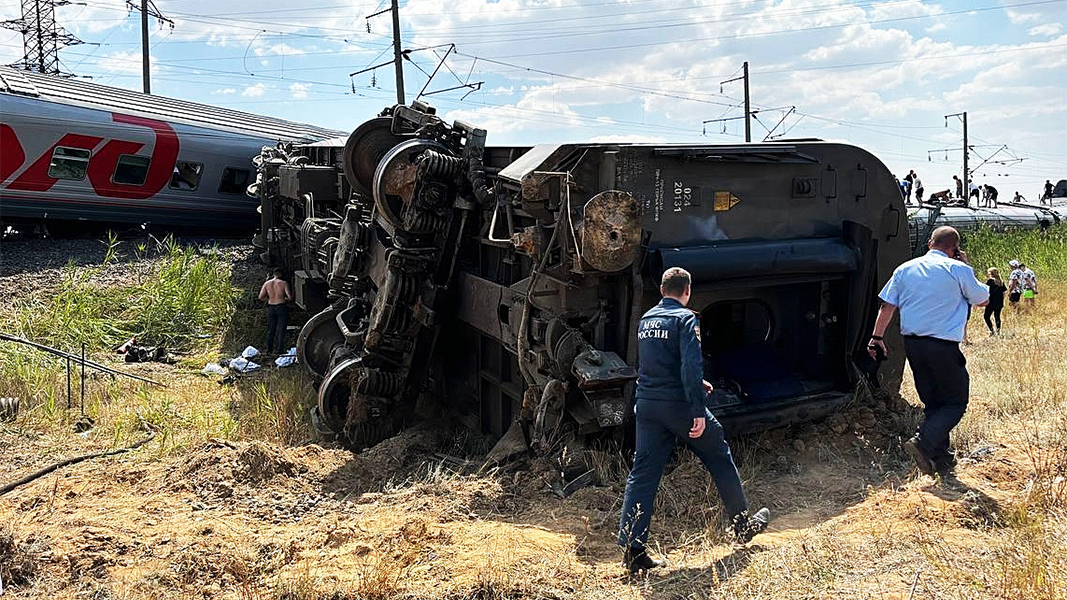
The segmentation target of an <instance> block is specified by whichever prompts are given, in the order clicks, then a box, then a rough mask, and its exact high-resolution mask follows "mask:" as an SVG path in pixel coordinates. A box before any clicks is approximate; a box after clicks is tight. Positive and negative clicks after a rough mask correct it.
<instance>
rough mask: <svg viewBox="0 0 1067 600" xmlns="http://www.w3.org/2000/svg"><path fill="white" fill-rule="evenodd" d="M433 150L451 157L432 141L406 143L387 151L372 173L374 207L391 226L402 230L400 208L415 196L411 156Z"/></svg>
mask: <svg viewBox="0 0 1067 600" xmlns="http://www.w3.org/2000/svg"><path fill="white" fill-rule="evenodd" d="M430 149H432V150H437V151H438V152H442V153H445V154H448V155H449V156H451V154H452V153H451V152H449V150H448V149H447V148H445V147H444V146H442V145H441V144H438V143H437V142H434V141H432V140H422V139H414V140H408V141H406V142H404V143H402V144H400V145H399V146H396V147H395V148H393V149H392V150H390V151H389V152H388V153H387V154H386V155H385V156H384V157H383V158H382V160H381V162H380V163H378V168H377V170H375V171H374V185H373V188H372V189H373V190H374V205H375V206H376V207H377V208H378V213H379V214H380V215H381V216H382V218H384V219H385V221H386V222H388V223H389V224H390V225H392V226H393V227H397V228H399V227H402V226H403V223H404V220H403V217H401V215H402V214H403V212H404V205H405V204H406V203H408V202H410V201H411V198H412V196H413V195H414V193H415V180H416V176H417V174H418V166H417V165H416V164H415V157H417V156H418V155H419V154H421V153H422V152H423V151H425V150H430Z"/></svg>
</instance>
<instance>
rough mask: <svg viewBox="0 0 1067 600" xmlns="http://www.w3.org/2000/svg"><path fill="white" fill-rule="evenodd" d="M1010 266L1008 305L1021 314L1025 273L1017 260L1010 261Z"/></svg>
mask: <svg viewBox="0 0 1067 600" xmlns="http://www.w3.org/2000/svg"><path fill="white" fill-rule="evenodd" d="M1008 266H1009V267H1011V276H1009V277H1008V304H1009V305H1010V306H1011V309H1012V310H1013V311H1015V312H1019V298H1022V297H1023V289H1022V285H1021V284H1022V282H1021V281H1020V280H1021V278H1022V275H1023V272H1022V269H1020V268H1019V261H1017V260H1009V261H1008Z"/></svg>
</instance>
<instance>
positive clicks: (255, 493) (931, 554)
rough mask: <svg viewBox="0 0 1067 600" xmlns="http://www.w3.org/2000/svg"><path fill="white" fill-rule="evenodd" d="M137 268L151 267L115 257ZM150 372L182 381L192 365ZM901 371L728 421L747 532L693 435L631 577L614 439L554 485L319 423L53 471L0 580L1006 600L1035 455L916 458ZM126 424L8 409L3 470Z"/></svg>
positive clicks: (10, 474)
mask: <svg viewBox="0 0 1067 600" xmlns="http://www.w3.org/2000/svg"><path fill="white" fill-rule="evenodd" d="M238 254H240V253H238ZM246 258H247V256H244V255H241V256H238V257H237V260H245V259H246ZM5 265H6V266H5V270H4V273H3V276H2V279H3V282H9V283H10V282H12V281H14V280H17V281H18V282H19V285H23V286H25V287H26V289H27V290H29V289H31V288H32V289H41V288H42V287H47V285H48V279H49V277H48V275H47V273H48V272H47V271H43V273H44V274H42V272H36V271H32V270H30V269H28V268H23V267H14V266H11V265H12V263H11V261H10V260H8V261H7V262H6V263H5ZM45 268H46V269H53V268H54V269H58V268H59V267H58V266H55V265H51V264H49V265H46V267H45ZM126 276H136V273H134V274H133V275H130V274H129V273H125V272H124V273H123V274H122V275H119V274H116V275H115V277H126ZM256 277H258V274H257V275H256ZM252 279H255V277H250V278H249V280H250V281H251V280H252ZM19 289H22V288H19ZM145 368H146V369H149V371H147V372H150V373H152V374H153V375H158V376H166V377H169V379H168V380H169V381H178V382H180V381H182V380H183V379H189V380H193V379H195V378H199V377H200V376H199V375H196V374H190V373H188V372H187V370H185V371H183V370H182V369H181V368H180V367H177V366H174V367H172V366H169V365H158V364H156V365H151V366H149V367H145ZM168 369H171V370H172V371H168ZM902 391H903V392H904V394H905V398H904V400H901V399H899V398H898V399H870V398H868V399H867V400H864V401H862V402H857V403H856V405H855V406H852V407H850V408H849V409H848V410H846V411H844V412H842V413H839V414H836V415H834V416H832V417H831V418H829V419H827V420H825V421H822V422H819V423H809V424H804V425H798V426H794V427H790V428H782V429H778V430H774V431H770V432H767V433H764V434H760V435H754V436H748V437H745V438H741V439H738V440H734V441H733V447H734V452H735V455H736V456H737V457H738V459H739V462H740V463H741V472H742V475H743V477H744V478H745V482H746V489H747V492H748V494H749V497H750V500H751V501H752V504H754V505H757V506H768V507H770V508H771V510H772V511H773V513H774V520H773V522H772V524H771V527H770V530H769V531H768V532H767V533H765V534H763V535H760V536H758V537H757V538H756V540H755V541H753V542H752V543H750V544H748V545H747V546H739V545H736V544H733V543H731V542H730V541H729V540H728V539H727V538H726V537H725V535H724V533H723V523H722V515H721V509H720V507H719V503H718V499H717V496H716V492H715V489H714V484H713V482H712V480H711V479H710V477H708V475H707V474H706V473H705V472H704V470H703V468H702V467H701V466H700V464H699V462H698V461H696V460H695V459H694V458H693V457H692V456H691V455H690V454H689V453H688V452H687V451H683V452H680V453H679V456H678V459H677V460H676V461H675V462H674V463H673V464H672V465H671V467H670V470H669V472H668V473H667V475H666V476H665V478H664V481H663V484H662V486H661V493H660V496H659V499H658V502H657V505H656V512H655V517H654V521H653V535H652V543H653V548H654V549H655V551H656V552H657V553H659V554H661V555H663V556H664V557H665V558H666V560H667V563H668V564H667V566H666V567H665V568H663V569H660V570H658V571H656V572H654V573H653V574H651V575H649V576H648V577H642V578H639V579H637V580H631V579H629V578H627V577H626V576H625V574H624V571H623V568H622V567H621V565H620V558H621V555H620V552H619V549H618V548H617V547H616V546H615V545H614V536H615V532H616V528H617V523H618V516H619V508H620V504H621V495H622V486H623V485H624V477H625V467H624V464H623V462H622V461H621V460H619V456H618V453H617V452H616V454H615V455H612V454H611V453H610V452H609V453H604V454H603V455H601V456H600V457H599V459H600V461H601V464H600V465H599V467H598V474H599V475H600V477H599V479H598V481H597V482H596V483H595V485H592V486H589V487H586V488H583V489H580V490H578V491H577V492H576V493H574V494H573V495H570V496H569V497H566V498H563V497H561V495H560V494H558V493H557V492H558V490H559V489H560V483H561V479H560V477H561V474H560V472H559V468H558V467H554V466H553V464H552V463H550V462H547V461H544V460H539V459H531V458H527V459H522V460H520V461H518V462H516V463H514V464H512V465H509V466H508V467H506V468H503V469H500V470H497V471H493V472H491V473H489V474H486V475H482V476H477V475H474V474H472V472H473V469H474V467H476V466H477V464H478V458H479V456H478V455H476V454H469V453H468V454H464V448H465V447H466V448H467V449H469V445H468V446H464V444H462V443H459V442H458V441H457V440H462V439H463V438H464V437H465V436H467V434H466V433H464V432H462V431H460V430H457V429H454V428H452V427H450V426H446V425H442V424H441V423H439V422H433V423H426V424H422V425H419V426H416V427H414V428H412V429H409V430H407V431H405V432H404V433H402V434H400V435H398V436H396V437H394V438H392V439H389V440H387V441H385V442H383V443H381V444H379V445H378V446H375V447H373V448H369V449H366V450H363V451H361V452H358V453H353V452H350V451H348V450H346V449H344V448H343V447H340V446H339V445H337V444H336V443H332V442H327V441H322V440H319V441H315V442H306V443H298V444H295V445H285V444H278V443H267V442H262V441H255V440H248V441H230V440H223V439H202V440H196V441H193V442H190V443H188V444H185V445H178V446H175V445H173V444H171V445H167V444H166V443H165V440H162V439H159V438H155V439H153V440H152V441H151V442H149V443H147V444H145V445H144V446H143V447H141V448H139V449H138V450H136V451H132V452H129V453H125V454H120V455H116V456H111V457H106V458H101V459H95V460H89V461H85V462H82V463H79V464H76V465H72V466H69V467H65V468H61V469H59V470H57V471H55V472H53V473H51V474H48V475H45V476H43V477H40V478H38V479H36V480H34V481H32V482H30V483H28V484H26V485H23V486H21V487H18V488H17V489H15V490H14V491H11V492H9V493H7V494H5V495H3V496H0V577H2V578H3V582H2V584H3V587H4V589H3V592H2V595H3V597H4V598H20V599H21V598H50V599H74V598H92V599H99V600H104V599H112V598H115V599H120V598H121V599H138V600H139V599H148V598H166V599H170V598H175V599H178V598H225V599H230V598H234V599H252V598H257V599H258V598H262V599H268V598H276V599H284V600H303V599H308V600H310V599H320V598H321V599H327V598H329V599H337V600H341V599H351V600H356V599H369V600H379V599H381V600H384V599H388V598H453V599H457V600H458V599H461V598H472V599H474V598H476V599H479V600H490V599H518V598H556V599H570V598H627V599H629V598H646V599H664V600H666V599H672V600H673V599H675V598H727V597H729V598H733V597H740V598H849V599H860V598H878V599H896V600H911V599H913V598H937V597H952V598H957V597H958V598H1001V597H1008V596H1005V595H1004V594H1003V593H1001V591H999V590H1002V589H1009V588H1005V587H1004V586H1003V585H1002V584H1001V583H1000V582H1001V581H1002V578H999V576H998V575H997V573H995V572H992V570H991V569H989V568H987V567H988V566H989V565H992V564H994V563H993V562H990V561H993V559H994V558H995V557H996V556H998V554H997V553H998V552H1000V551H1001V549H1003V548H1004V547H1005V544H1006V541H1005V540H1006V539H1007V537H1006V536H1007V535H1008V534H1007V533H1005V531H1007V530H1006V529H1005V527H1006V525H1005V523H1006V522H1007V521H1009V520H1010V519H1011V518H1012V517H1011V514H1010V512H1011V510H1012V507H1013V506H1015V505H1016V504H1017V503H1018V501H1019V499H1020V498H1021V497H1022V496H1024V495H1025V494H1026V493H1027V490H1028V489H1030V487H1031V486H1032V485H1033V480H1034V475H1035V470H1037V469H1038V468H1039V466H1040V460H1037V459H1035V456H1034V455H1033V453H1032V448H1031V447H1029V446H1027V445H1026V444H1025V443H1024V440H1023V439H1022V438H1021V437H1020V438H1017V439H1016V441H1014V442H1011V443H993V442H990V443H984V444H977V445H974V446H973V447H972V448H971V449H970V451H969V453H968V454H967V455H966V456H964V457H963V459H962V460H961V463H960V466H959V468H958V470H957V475H958V476H957V477H955V478H950V479H945V480H941V479H937V480H935V479H932V478H930V477H925V476H921V475H918V474H917V473H916V472H915V470H914V468H913V467H912V465H911V463H910V462H909V461H908V460H907V459H906V456H905V455H904V454H903V452H901V450H900V442H901V439H902V436H903V435H906V434H907V432H908V430H909V429H910V427H911V426H912V424H913V423H914V422H915V419H916V415H917V412H916V411H917V409H916V408H915V407H914V406H913V405H914V404H917V403H916V402H915V400H914V398H913V397H912V395H913V393H912V392H911V387H910V385H909V384H908V382H905V385H904V387H903V389H902ZM120 401H121V400H116V402H120ZM205 401H209V400H205ZM219 402H220V403H221V404H222V405H225V403H226V397H225V395H222V396H220V400H219ZM127 437H129V436H127ZM133 437H134V438H136V437H137V436H133ZM125 439H126V438H124V442H123V443H126V442H125ZM1009 441H1010V440H1009ZM116 442H117V440H115V439H110V438H106V437H98V435H97V433H96V430H92V431H89V432H88V433H85V434H80V435H76V434H70V433H66V434H62V433H54V432H51V433H48V432H44V431H42V430H40V429H37V428H34V427H31V426H27V425H26V424H25V423H24V422H22V421H20V420H18V419H16V420H15V421H14V422H9V423H0V457H2V458H0V485H3V484H4V483H7V482H10V481H13V480H14V479H16V478H18V477H21V476H24V475H26V474H27V473H31V472H33V471H34V470H36V469H39V468H41V467H43V466H45V465H48V464H50V463H52V462H54V461H56V460H59V459H62V458H66V457H70V456H74V455H77V454H80V453H84V452H88V451H91V450H94V449H104V448H110V447H113V446H115V445H116ZM947 569H952V570H953V572H954V573H956V575H955V576H954V577H955V580H953V581H955V582H956V583H953V584H952V585H949V586H948V587H946V584H945V583H944V579H945V577H944V574H945V572H946V570H947ZM770 582H773V583H770ZM1050 597H1052V596H1050ZM1061 597H1062V596H1061Z"/></svg>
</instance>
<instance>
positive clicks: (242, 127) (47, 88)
mask: <svg viewBox="0 0 1067 600" xmlns="http://www.w3.org/2000/svg"><path fill="white" fill-rule="evenodd" d="M0 94H11V95H14V96H22V97H27V98H36V99H40V100H43V101H50V102H57V103H61V104H67V105H71V106H81V107H84V108H95V109H101V110H113V111H121V112H123V113H130V114H135V115H138V116H145V117H155V118H160V119H163V120H166V121H171V122H175V123H181V124H183V125H190V126H196V127H207V128H211V129H218V130H226V131H231V132H234V133H241V134H244V135H254V136H260V137H265V138H277V139H281V140H285V141H296V142H311V141H317V140H322V139H325V138H331V137H335V136H339V135H345V134H344V132H341V131H338V130H334V129H327V128H324V127H318V126H315V125H309V124H306V123H298V122H295V121H288V120H285V119H278V118H275V117H266V116H263V115H256V114H253V113H246V112H243V111H239V110H232V109H228V108H221V107H218V106H212V105H209V104H200V103H197V102H190V101H188V100H179V99H176V98H168V97H166V96H156V95H152V94H143V93H141V92H135V91H132V90H126V89H122V88H116V87H112V86H107V85H101V84H98V83H90V82H86V81H78V80H76V79H68V78H63V77H56V76H52V75H42V74H40V73H34V72H32V71H24V70H20V69H15V68H12V67H7V66H0Z"/></svg>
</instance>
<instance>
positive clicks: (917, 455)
mask: <svg viewBox="0 0 1067 600" xmlns="http://www.w3.org/2000/svg"><path fill="white" fill-rule="evenodd" d="M904 451H905V452H907V453H908V455H909V456H911V459H912V460H914V461H915V466H916V467H919V471H921V472H922V474H923V475H936V474H937V467H935V466H934V461H932V460H930V457H929V456H927V455H926V453H925V452H923V449H922V448H920V447H919V436H913V437H912V438H911V439H909V440H908V441H906V442H904Z"/></svg>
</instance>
